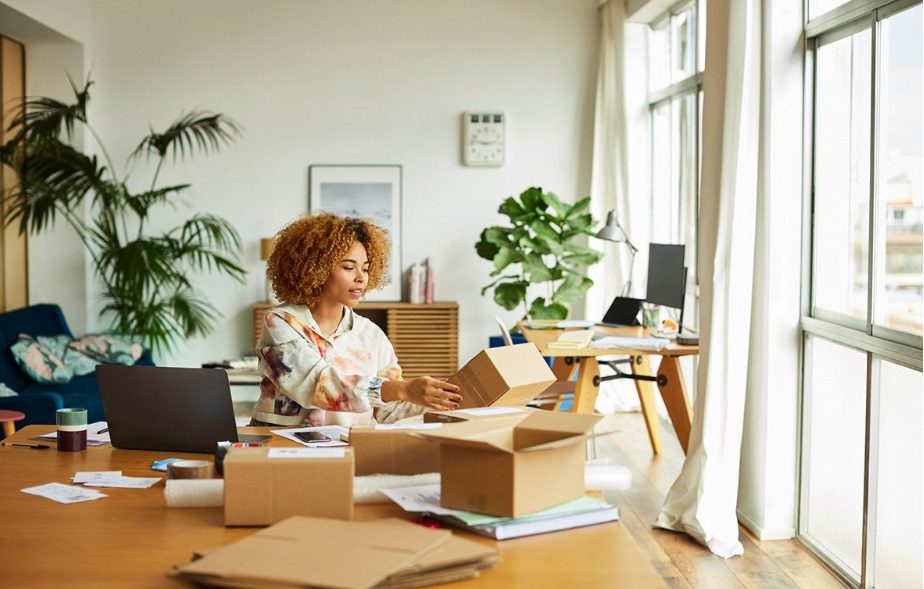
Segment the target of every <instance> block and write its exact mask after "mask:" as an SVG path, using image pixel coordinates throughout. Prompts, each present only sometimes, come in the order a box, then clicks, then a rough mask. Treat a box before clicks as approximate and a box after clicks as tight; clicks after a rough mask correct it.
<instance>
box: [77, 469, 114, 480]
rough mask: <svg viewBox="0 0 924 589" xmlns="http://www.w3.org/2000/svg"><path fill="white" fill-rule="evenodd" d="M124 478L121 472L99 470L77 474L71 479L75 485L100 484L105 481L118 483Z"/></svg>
mask: <svg viewBox="0 0 924 589" xmlns="http://www.w3.org/2000/svg"><path fill="white" fill-rule="evenodd" d="M121 478H122V471H121V470H97V471H86V472H76V473H74V477H73V478H72V479H71V480H72V481H73V482H75V483H98V482H105V481H117V480H119V479H121Z"/></svg>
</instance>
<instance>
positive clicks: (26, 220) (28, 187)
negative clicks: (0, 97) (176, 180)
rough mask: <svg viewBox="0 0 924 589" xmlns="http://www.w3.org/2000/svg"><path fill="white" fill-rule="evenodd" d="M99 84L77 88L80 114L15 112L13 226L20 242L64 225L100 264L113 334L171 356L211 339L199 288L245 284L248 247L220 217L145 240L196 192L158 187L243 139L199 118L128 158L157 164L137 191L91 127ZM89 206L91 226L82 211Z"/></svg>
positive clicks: (178, 124) (10, 158)
mask: <svg viewBox="0 0 924 589" xmlns="http://www.w3.org/2000/svg"><path fill="white" fill-rule="evenodd" d="M91 84H92V82H90V81H89V80H88V81H87V83H86V84H85V85H84V87H83V88H82V89H79V88H78V87H77V86H76V85H75V84H74V83H73V82H71V87H72V88H73V90H74V97H75V102H74V103H73V104H65V103H62V102H59V101H57V100H54V99H52V98H44V97H42V98H35V99H30V100H28V101H26V102H25V103H24V104H23V105H22V106H21V107H20V108H18V109H17V110H16V111H15V113H14V115H15V116H14V118H13V120H12V124H11V125H10V127H9V132H11V133H12V134H13V137H12V138H11V139H10V140H9V141H7V142H6V143H5V144H4V145H2V146H0V162H2V163H3V164H5V165H8V166H10V167H11V168H12V169H13V170H14V171H15V173H16V175H17V176H18V179H19V183H18V185H17V186H15V187H14V188H13V189H12V190H9V191H7V193H6V194H5V195H4V196H3V198H4V199H5V203H4V210H5V211H6V214H5V218H4V222H5V223H7V224H10V223H13V222H18V223H19V231H20V233H25V232H27V231H30V232H32V233H40V232H42V231H43V230H45V229H46V228H48V227H50V226H51V225H52V224H54V222H55V220H56V219H57V218H58V217H59V216H60V217H61V218H63V219H64V220H65V221H66V222H67V223H68V224H69V225H70V226H71V227H72V228H73V229H74V231H75V232H76V233H77V236H78V237H79V238H80V240H81V241H82V242H83V244H84V246H85V247H86V251H87V253H88V254H89V256H90V258H91V259H92V261H93V266H94V269H95V271H96V277H97V278H98V280H99V282H100V286H101V288H102V293H101V296H102V300H103V302H104V306H103V314H104V315H109V316H111V320H112V329H113V331H114V332H116V333H119V334H122V335H126V336H129V337H133V338H136V339H138V340H140V341H141V342H142V343H144V344H145V345H147V346H149V347H151V348H153V349H155V350H167V349H170V348H171V347H172V346H173V345H174V344H175V342H176V341H178V340H179V339H185V338H189V337H192V336H195V335H207V334H208V333H209V332H210V331H211V330H212V328H213V326H214V322H215V319H216V318H217V316H218V312H217V310H216V309H215V307H214V306H212V305H211V303H209V302H208V301H207V300H206V299H205V298H204V297H203V296H202V294H201V293H200V292H198V291H197V289H196V288H194V286H193V283H192V281H191V278H192V277H193V276H194V275H195V274H196V273H201V272H205V271H211V270H214V271H217V272H218V273H221V274H225V275H228V276H230V277H231V278H234V279H236V280H238V281H243V278H244V275H245V272H244V269H243V268H242V267H241V266H240V265H239V263H238V252H239V250H240V237H239V236H238V233H237V231H236V230H235V229H234V227H232V226H231V224H230V223H228V222H227V221H226V220H224V219H222V218H221V217H219V216H216V215H212V214H209V213H194V214H192V215H190V216H189V217H188V218H187V219H186V220H185V221H184V222H183V223H181V224H180V225H178V226H176V227H174V228H172V229H169V230H167V231H164V232H162V233H154V232H149V231H146V229H147V228H146V226H145V222H146V221H147V220H148V218H149V217H150V214H151V212H152V210H153V209H155V208H156V207H159V206H163V205H171V206H175V205H176V204H177V202H178V201H179V199H180V197H181V196H182V195H183V194H184V193H185V192H186V190H187V189H188V188H189V186H190V185H189V184H176V185H172V186H160V187H159V186H158V183H157V181H158V176H159V174H160V171H161V168H162V166H163V164H164V162H165V160H166V158H167V156H168V155H169V156H171V157H172V158H173V159H174V160H176V159H178V158H185V157H186V156H189V155H192V154H193V153H194V152H196V151H201V152H209V151H217V150H218V148H219V147H220V146H221V145H222V144H223V143H228V142H230V141H231V140H233V139H234V138H235V137H236V136H237V135H238V134H239V131H238V127H237V125H236V124H235V123H234V122H233V121H231V120H230V119H228V118H227V117H225V116H224V115H222V114H215V113H210V112H203V111H197V112H191V113H189V114H186V115H182V116H180V117H179V118H178V119H177V120H176V121H175V122H174V123H173V124H171V125H170V126H169V127H168V128H167V129H166V130H165V131H163V132H156V131H154V130H152V131H151V132H150V133H149V134H148V135H147V136H146V137H144V138H143V139H142V140H141V141H140V143H139V144H138V146H137V148H135V150H134V151H133V152H132V154H131V156H130V157H129V162H132V161H134V160H135V159H136V158H139V157H149V158H150V157H153V158H154V159H155V160H156V166H155V168H154V171H153V174H152V177H151V178H150V181H149V182H146V183H145V185H144V187H142V188H140V189H136V188H135V187H134V186H130V185H129V182H128V178H129V174H127V173H126V174H125V175H123V176H121V177H120V176H119V175H118V174H117V173H116V167H115V165H114V164H113V162H112V159H111V158H110V157H109V154H108V152H107V151H106V147H105V146H104V145H103V143H102V141H101V140H100V137H99V135H97V133H96V131H95V130H94V129H93V127H92V126H91V125H90V124H89V122H88V120H87V103H88V102H89V100H90V95H89V89H90V86H91ZM77 125H83V126H84V127H85V128H86V129H87V130H88V131H89V133H90V135H91V136H92V137H93V139H94V140H95V141H96V143H97V145H98V148H99V151H100V152H101V154H102V157H103V161H99V159H98V158H97V156H95V155H89V154H87V153H84V152H82V151H80V150H79V149H77V148H75V147H73V146H72V145H70V140H71V139H72V137H73V133H74V129H75V127H76V126H77ZM135 180H137V178H135ZM87 201H89V203H90V206H89V208H88V209H86V210H87V214H86V216H84V215H81V214H80V211H81V210H85V207H84V203H85V202H87Z"/></svg>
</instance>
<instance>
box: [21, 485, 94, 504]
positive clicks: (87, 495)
mask: <svg viewBox="0 0 924 589" xmlns="http://www.w3.org/2000/svg"><path fill="white" fill-rule="evenodd" d="M20 491H22V492H23V493H28V494H29V495H37V496H39V497H45V498H46V499H51V500H52V501H57V502H58V503H80V502H82V501H93V500H95V499H102V498H103V497H107V495H103V494H102V493H100V492H99V491H92V490H90V489H84V488H83V487H75V486H72V485H62V484H61V483H48V484H46V485H39V486H37V487H28V488H26V489H20Z"/></svg>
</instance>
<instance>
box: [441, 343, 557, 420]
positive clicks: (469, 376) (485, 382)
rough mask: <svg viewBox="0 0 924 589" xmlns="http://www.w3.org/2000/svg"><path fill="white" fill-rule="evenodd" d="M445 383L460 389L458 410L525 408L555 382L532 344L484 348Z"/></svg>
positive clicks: (537, 349)
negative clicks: (468, 408) (460, 400)
mask: <svg viewBox="0 0 924 589" xmlns="http://www.w3.org/2000/svg"><path fill="white" fill-rule="evenodd" d="M449 382H451V383H453V384H455V385H458V386H459V387H460V388H461V389H462V404H461V408H463V409H464V408H467V407H488V406H492V405H498V406H518V405H526V404H527V403H528V402H530V401H532V400H533V399H534V398H535V397H536V395H538V394H539V393H541V392H542V391H544V390H545V389H547V388H548V387H549V385H551V384H552V383H553V382H555V375H554V374H552V370H551V369H550V368H549V365H548V364H546V363H545V359H544V358H543V357H542V355H541V354H540V353H539V348H537V347H536V345H535V344H530V343H527V344H517V345H515V346H502V347H499V348H487V349H486V350H482V351H481V352H478V354H477V355H476V356H475V357H474V358H472V359H471V360H469V361H468V363H467V364H466V365H465V366H463V367H462V368H461V369H460V370H459V371H458V372H456V373H455V374H454V375H452V377H451V378H450V379H449Z"/></svg>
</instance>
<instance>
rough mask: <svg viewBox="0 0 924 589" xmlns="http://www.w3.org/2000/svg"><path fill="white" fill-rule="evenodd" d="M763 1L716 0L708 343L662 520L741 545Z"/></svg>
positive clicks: (707, 538)
mask: <svg viewBox="0 0 924 589" xmlns="http://www.w3.org/2000/svg"><path fill="white" fill-rule="evenodd" d="M760 10H761V2H760V0H710V1H709V6H708V13H707V19H708V21H707V26H706V30H707V31H708V37H707V44H706V67H705V72H704V77H703V93H704V105H703V160H702V161H703V165H702V191H701V197H700V199H701V200H700V223H699V236H700V250H699V258H698V263H699V268H700V294H701V302H700V309H701V322H700V325H701V349H700V366H699V372H698V374H697V391H698V393H697V398H696V401H695V404H694V408H693V429H692V432H691V434H690V446H689V449H688V453H687V458H686V460H685V462H684V464H683V469H682V471H681V473H680V476H679V477H678V478H677V481H676V482H675V483H674V484H673V486H672V487H671V489H670V491H669V492H668V495H667V499H666V500H665V502H664V506H663V507H662V509H661V513H660V514H659V515H658V518H657V521H656V525H657V526H659V527H662V528H666V529H669V530H675V531H681V532H686V533H688V534H690V535H691V536H693V537H694V538H695V539H696V540H697V541H699V542H701V543H702V544H704V545H706V546H707V547H708V548H709V549H710V550H711V551H712V552H714V553H715V554H717V555H719V556H721V557H723V558H727V557H730V556H735V555H739V554H742V553H743V549H742V546H741V542H740V541H739V539H738V520H737V518H736V512H735V510H736V504H737V493H738V477H739V460H740V455H741V437H742V424H743V420H744V402H745V390H746V387H747V375H748V360H749V358H748V356H749V337H750V325H751V298H752V281H753V277H754V253H755V249H754V248H755V245H754V242H755V226H756V220H755V214H756V207H757V194H758V149H759V133H760V130H759V114H760V107H761V104H760V75H761V39H760V36H761V35H760V33H761V28H760V16H761V14H760Z"/></svg>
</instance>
